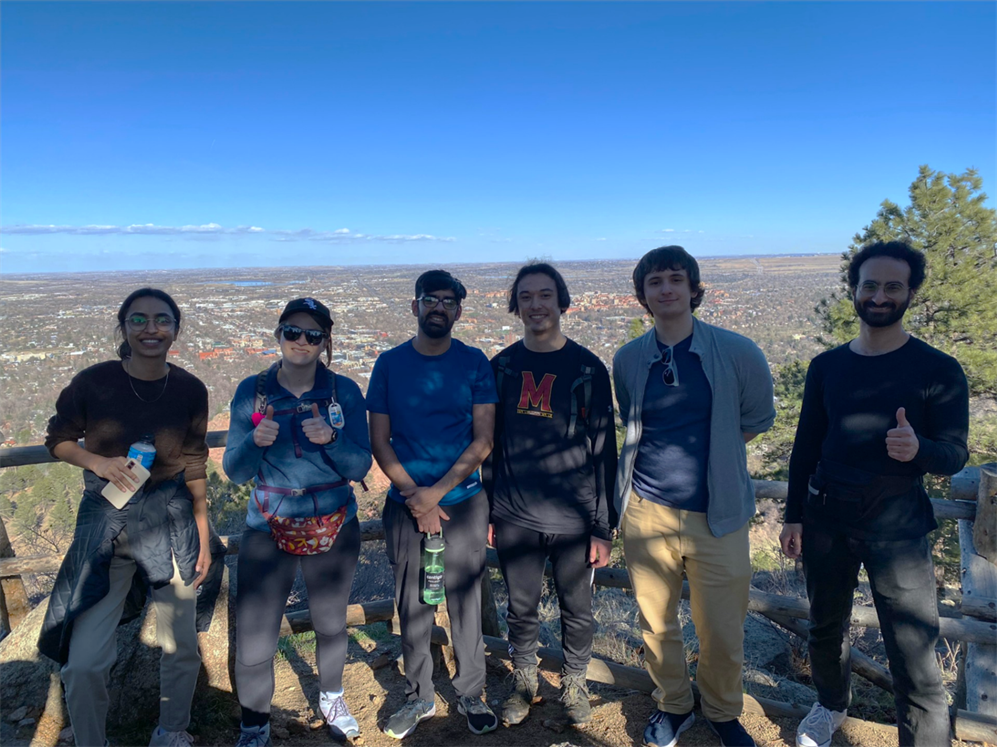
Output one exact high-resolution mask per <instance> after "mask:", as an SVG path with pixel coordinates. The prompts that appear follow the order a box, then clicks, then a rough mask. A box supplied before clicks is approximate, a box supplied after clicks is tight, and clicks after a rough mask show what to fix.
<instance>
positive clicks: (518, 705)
mask: <svg viewBox="0 0 997 747" xmlns="http://www.w3.org/2000/svg"><path fill="white" fill-rule="evenodd" d="M509 677H510V678H512V691H511V692H510V693H509V697H507V698H506V699H505V702H504V703H503V704H502V721H503V722H504V723H505V724H507V725H509V726H513V725H515V724H519V723H522V722H523V721H524V720H525V719H526V717H527V716H529V715H530V706H532V705H533V699H534V698H535V697H536V696H537V687H538V685H539V681H538V679H537V668H536V667H525V668H523V669H520V668H519V667H517V668H516V669H513V670H512V672H511V673H510V674H509Z"/></svg>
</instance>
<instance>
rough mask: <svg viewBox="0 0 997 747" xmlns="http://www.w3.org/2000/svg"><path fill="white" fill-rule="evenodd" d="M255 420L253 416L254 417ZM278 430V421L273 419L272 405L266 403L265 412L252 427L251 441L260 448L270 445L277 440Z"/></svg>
mask: <svg viewBox="0 0 997 747" xmlns="http://www.w3.org/2000/svg"><path fill="white" fill-rule="evenodd" d="M254 420H255V418H254ZM279 430H280V423H278V422H277V421H276V420H274V419H273V405H267V411H266V414H265V415H264V416H263V420H261V421H260V422H259V423H257V424H256V428H254V429H253V443H255V444H256V445H257V446H259V447H260V448H261V449H264V448H266V447H267V446H272V445H273V442H274V441H276V440H277V432H278V431H279Z"/></svg>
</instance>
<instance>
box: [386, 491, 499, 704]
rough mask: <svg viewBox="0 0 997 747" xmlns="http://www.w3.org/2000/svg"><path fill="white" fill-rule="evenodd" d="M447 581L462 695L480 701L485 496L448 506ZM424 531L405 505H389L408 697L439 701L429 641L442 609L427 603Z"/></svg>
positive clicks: (388, 531)
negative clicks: (423, 558) (423, 597)
mask: <svg viewBox="0 0 997 747" xmlns="http://www.w3.org/2000/svg"><path fill="white" fill-rule="evenodd" d="M444 509H445V510H446V512H447V514H448V515H449V516H450V521H444V522H443V539H444V541H445V543H446V549H445V550H444V568H445V569H444V576H443V580H444V583H445V584H446V594H447V612H448V613H449V614H450V632H451V634H452V635H453V648H454V656H455V657H456V659H457V676H456V677H455V678H454V681H453V686H454V690H456V691H457V695H459V696H463V695H469V696H471V697H478V696H480V695H481V693H482V691H483V690H484V687H485V645H484V642H483V641H482V639H481V577H482V575H483V574H484V571H485V544H486V542H487V540H488V513H489V508H488V498H487V497H486V496H485V493H484V491H481V492H480V493H478V494H477V495H475V496H472V497H471V498H468V499H467V500H466V501H463V502H461V503H457V504H454V505H452V506H445V507H444ZM423 536H424V535H423V534H422V532H420V531H419V527H418V526H417V524H416V522H415V519H413V518H412V514H411V513H410V512H409V510H408V508H406V507H405V505H404V504H402V503H398V502H396V501H393V500H392V499H391V498H388V499H387V500H386V501H385V504H384V537H385V544H386V546H387V550H388V560H390V561H391V567H392V569H393V570H394V573H395V602H396V604H397V605H398V617H399V618H400V620H401V628H402V630H401V633H402V655H403V656H404V657H405V683H406V684H405V695H406V696H407V697H408V699H409V700H415V699H419V700H430V701H431V700H432V699H433V694H434V690H433V660H432V657H431V656H430V650H429V637H430V633H431V631H432V626H433V618H434V615H435V613H436V607H435V606H432V605H428V604H425V603H424V602H423V601H422V578H421V573H420V571H421V569H422V538H423Z"/></svg>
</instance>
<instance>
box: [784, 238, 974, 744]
mask: <svg viewBox="0 0 997 747" xmlns="http://www.w3.org/2000/svg"><path fill="white" fill-rule="evenodd" d="M925 265H926V262H925V258H924V255H923V254H922V253H921V252H919V251H917V250H916V249H914V248H913V247H911V246H910V245H908V244H906V243H904V242H901V241H890V242H876V243H873V244H869V245H867V246H865V247H863V248H862V249H860V250H859V251H858V252H856V253H855V255H854V256H853V257H852V258H851V261H850V262H849V265H848V271H847V279H848V287H849V290H850V291H851V295H852V303H853V304H854V306H855V313H856V314H857V316H858V318H859V335H858V337H856V338H855V339H854V340H852V341H851V342H848V343H846V344H844V345H841V346H839V347H837V348H834V349H833V350H828V351H827V352H824V353H821V354H820V355H818V356H817V357H816V358H814V359H813V360H812V361H811V362H810V368H809V370H808V371H807V381H806V386H805V388H804V393H803V405H802V408H801V410H800V422H799V426H798V428H797V430H796V440H795V442H794V444H793V453H792V456H791V457H790V460H789V495H788V498H787V501H786V516H785V525H784V526H783V530H782V534H781V535H780V537H779V539H780V542H781V544H782V551H783V552H784V553H785V554H786V555H787V556H788V557H790V558H798V557H800V556H801V555H802V557H803V568H804V571H805V573H806V577H807V596H808V597H809V598H810V629H809V636H808V647H809V651H810V668H811V671H812V674H813V682H814V687H815V688H816V690H817V702H816V703H814V704H813V707H812V708H811V710H810V713H809V715H807V717H806V718H804V719H803V721H802V722H801V723H800V726H799V728H798V730H797V732H796V744H797V745H798V746H799V747H827V745H829V744H830V743H831V737H832V735H833V734H834V732H835V731H836V730H837V729H838V727H839V726H841V724H842V722H843V721H844V720H845V715H846V711H847V709H848V705H849V700H850V698H851V688H850V684H849V678H850V674H851V664H850V658H851V648H850V641H849V638H848V624H849V620H850V618H851V610H852V598H853V595H854V592H855V589H856V588H857V586H858V574H859V566H860V565H861V566H864V567H865V570H866V573H867V574H868V576H869V584H870V586H871V590H872V596H873V601H874V602H875V604H876V613H877V614H878V615H879V620H880V623H881V624H882V632H883V642H884V644H885V646H886V655H887V658H888V660H889V664H890V673H891V674H892V675H893V693H894V698H895V699H896V707H897V729H898V731H899V735H900V744H901V745H905V746H906V745H939V744H948V743H949V715H948V708H947V704H946V698H945V690H944V688H943V687H942V679H941V673H940V672H939V670H938V666H937V664H936V662H935V644H936V643H937V642H938V607H937V599H936V594H935V574H934V570H933V568H932V563H931V543H930V542H928V539H927V537H926V535H927V534H928V532H930V531H932V530H934V529H935V528H937V526H938V525H937V524H936V523H935V517H934V512H933V510H932V507H931V502H930V500H929V499H928V495H927V493H926V492H925V489H924V485H923V479H922V478H923V476H924V475H925V474H936V475H952V474H955V473H956V472H958V471H959V470H961V469H962V468H963V467H964V466H965V464H966V461H967V459H968V458H969V451H968V449H967V446H966V440H967V437H968V431H969V389H968V386H967V384H966V377H965V375H964V373H963V370H962V367H961V366H960V365H959V363H958V361H956V360H955V358H952V357H951V356H949V355H946V354H945V353H943V352H942V351H940V350H936V349H935V348H933V347H931V346H930V345H928V344H927V343H925V342H923V341H921V340H918V339H917V338H916V337H912V336H911V335H910V334H909V333H908V332H907V331H906V330H904V327H903V317H904V313H905V312H906V311H907V307H908V306H909V305H910V303H911V300H912V299H913V298H914V294H915V293H917V291H918V289H919V288H920V287H921V283H922V282H924V278H925Z"/></svg>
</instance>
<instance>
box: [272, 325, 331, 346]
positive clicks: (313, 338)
mask: <svg viewBox="0 0 997 747" xmlns="http://www.w3.org/2000/svg"><path fill="white" fill-rule="evenodd" d="M280 333H281V334H282V335H283V336H284V339H285V340H287V341H288V342H295V341H296V340H297V339H298V338H299V337H301V335H304V336H305V342H307V343H308V344H309V345H321V344H322V340H324V339H325V338H326V334H325V332H323V331H322V330H320V329H301V327H295V326H293V325H290V324H282V325H281V326H280Z"/></svg>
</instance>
